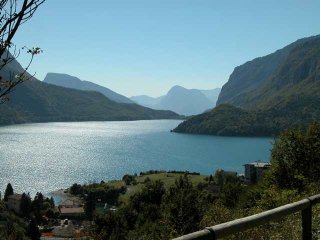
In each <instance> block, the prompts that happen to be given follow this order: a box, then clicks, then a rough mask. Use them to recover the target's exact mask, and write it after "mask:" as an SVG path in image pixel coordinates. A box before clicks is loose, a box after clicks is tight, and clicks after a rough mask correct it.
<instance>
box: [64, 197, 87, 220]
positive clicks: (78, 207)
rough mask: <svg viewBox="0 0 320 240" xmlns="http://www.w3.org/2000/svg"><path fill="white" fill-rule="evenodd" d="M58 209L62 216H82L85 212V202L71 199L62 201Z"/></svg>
mask: <svg viewBox="0 0 320 240" xmlns="http://www.w3.org/2000/svg"><path fill="white" fill-rule="evenodd" d="M58 209H59V212H60V214H61V216H62V217H69V218H72V217H80V216H82V215H83V214H84V208H83V204H82V203H81V202H79V201H75V200H70V199H67V200H65V201H63V202H61V203H60V204H59V206H58Z"/></svg>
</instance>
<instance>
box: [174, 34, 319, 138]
mask: <svg viewBox="0 0 320 240" xmlns="http://www.w3.org/2000/svg"><path fill="white" fill-rule="evenodd" d="M289 46H290V48H287V49H290V51H289V52H288V53H286V58H285V59H284V60H282V62H281V63H278V67H274V71H273V72H268V74H267V75H268V77H266V78H265V79H264V80H261V79H258V82H259V81H260V83H259V84H256V85H255V86H254V88H255V89H254V90H252V88H251V87H248V88H245V86H244V85H243V86H242V88H241V89H238V91H239V92H242V93H240V94H238V95H235V97H232V96H230V97H229V98H227V97H228V94H229V93H230V92H229V90H230V89H231V90H233V91H235V90H234V89H237V87H239V86H240V85H241V79H242V78H241V77H239V78H237V79H238V80H237V81H236V80H235V79H236V78H235V75H238V76H242V75H241V74H244V75H250V71H253V73H252V75H254V74H255V73H256V71H257V69H255V68H252V69H251V70H250V71H249V70H248V65H255V64H257V63H259V64H260V62H261V58H258V59H255V60H253V61H250V62H248V63H246V64H244V65H242V66H244V67H237V68H236V69H235V71H234V72H233V73H232V75H231V76H230V80H229V81H230V82H229V81H228V83H227V84H226V85H225V86H224V87H223V88H222V92H221V94H220V96H219V101H220V103H221V102H222V103H223V102H226V103H228V104H234V105H235V106H241V107H242V109H241V108H237V107H233V106H230V105H225V104H220V105H219V106H218V107H216V109H213V110H212V111H210V112H209V113H205V114H202V115H198V116H195V117H194V118H190V119H189V120H187V121H186V122H184V123H182V124H180V125H179V126H178V127H177V128H176V129H175V131H177V132H189V133H203V134H213V135H265V136H270V135H277V134H278V133H279V132H280V131H282V130H283V129H285V128H288V127H292V126H295V125H300V124H302V125H305V124H307V123H310V122H312V121H316V120H320V36H315V37H310V38H304V39H302V40H298V41H296V42H295V43H294V44H293V45H292V44H291V45H289ZM292 46H293V47H292ZM276 54H279V51H277V52H276ZM274 56H275V55H273V56H271V57H274ZM267 57H270V55H268V56H267ZM280 58H282V56H281V57H280ZM255 62H256V63H255ZM268 63H269V62H268V61H267V63H266V69H268V71H269V70H270V68H269V67H270V66H269V65H268ZM263 66H264V65H263V64H262V65H260V67H259V71H263ZM241 70H243V72H242V73H241ZM267 75H266V76H267ZM261 81H262V82H263V83H261ZM226 89H227V90H226ZM228 89H229V90H228ZM227 93H228V94H227ZM221 95H222V96H221ZM240 113H241V114H240ZM237 115H239V117H233V116H237ZM228 116H229V117H228ZM248 123H249V124H248ZM257 126H258V127H257ZM223 129H224V130H223Z"/></svg>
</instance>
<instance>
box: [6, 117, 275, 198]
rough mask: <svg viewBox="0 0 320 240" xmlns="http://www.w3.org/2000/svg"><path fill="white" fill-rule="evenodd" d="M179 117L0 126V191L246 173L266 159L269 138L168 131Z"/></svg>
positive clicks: (31, 191)
mask: <svg viewBox="0 0 320 240" xmlns="http://www.w3.org/2000/svg"><path fill="white" fill-rule="evenodd" d="M180 122H181V121H180V120H152V121H130V122H129V121H128V122H68V123H64V122H63V123H35V124H22V125H13V126H5V127H0V164H1V168H0V190H1V192H2V193H3V192H4V190H5V187H6V185H7V183H8V182H10V183H11V184H12V185H13V188H14V190H16V191H17V192H22V191H25V192H30V193H31V194H32V195H33V194H35V192H37V191H41V192H43V193H48V192H50V191H53V190H57V189H60V188H66V187H69V186H71V185H72V184H73V183H75V182H77V183H89V182H100V181H101V180H104V181H106V180H112V179H120V178H121V177H122V176H123V175H124V174H127V173H129V174H134V173H137V174H139V173H140V172H141V171H147V170H150V169H157V170H188V171H196V172H200V173H202V174H212V173H214V172H215V171H216V170H217V169H224V170H230V171H237V172H240V173H241V172H244V167H243V164H245V163H249V162H253V161H257V160H262V161H269V160H270V159H269V158H270V149H271V146H272V141H273V139H271V138H253V137H251V138H247V137H216V136H204V135H189V134H178V133H171V132H170V130H171V129H173V128H174V127H175V126H177V125H178V124H179V123H180Z"/></svg>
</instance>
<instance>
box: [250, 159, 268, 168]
mask: <svg viewBox="0 0 320 240" xmlns="http://www.w3.org/2000/svg"><path fill="white" fill-rule="evenodd" d="M245 165H253V166H255V167H257V168H259V167H261V168H262V167H270V166H271V164H270V163H268V162H261V161H257V162H253V163H247V164H245Z"/></svg>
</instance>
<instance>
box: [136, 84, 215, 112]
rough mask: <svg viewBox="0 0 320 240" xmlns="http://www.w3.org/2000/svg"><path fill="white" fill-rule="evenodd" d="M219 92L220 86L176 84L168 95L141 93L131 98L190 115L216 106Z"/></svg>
mask: <svg viewBox="0 0 320 240" xmlns="http://www.w3.org/2000/svg"><path fill="white" fill-rule="evenodd" d="M219 92H220V89H219V88H216V89H212V90H198V89H186V88H183V87H181V86H174V87H172V88H171V89H170V90H169V91H168V93H167V94H166V95H163V96H160V97H158V98H152V97H149V96H146V95H141V96H134V97H131V98H130V99H131V100H133V101H135V102H137V103H138V104H140V105H143V106H148V107H151V108H153V109H163V110H171V111H174V112H176V113H178V114H182V115H187V116H190V115H195V114H199V113H203V112H204V111H207V110H210V109H212V108H213V107H214V106H215V103H216V100H217V98H218V95H219Z"/></svg>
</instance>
